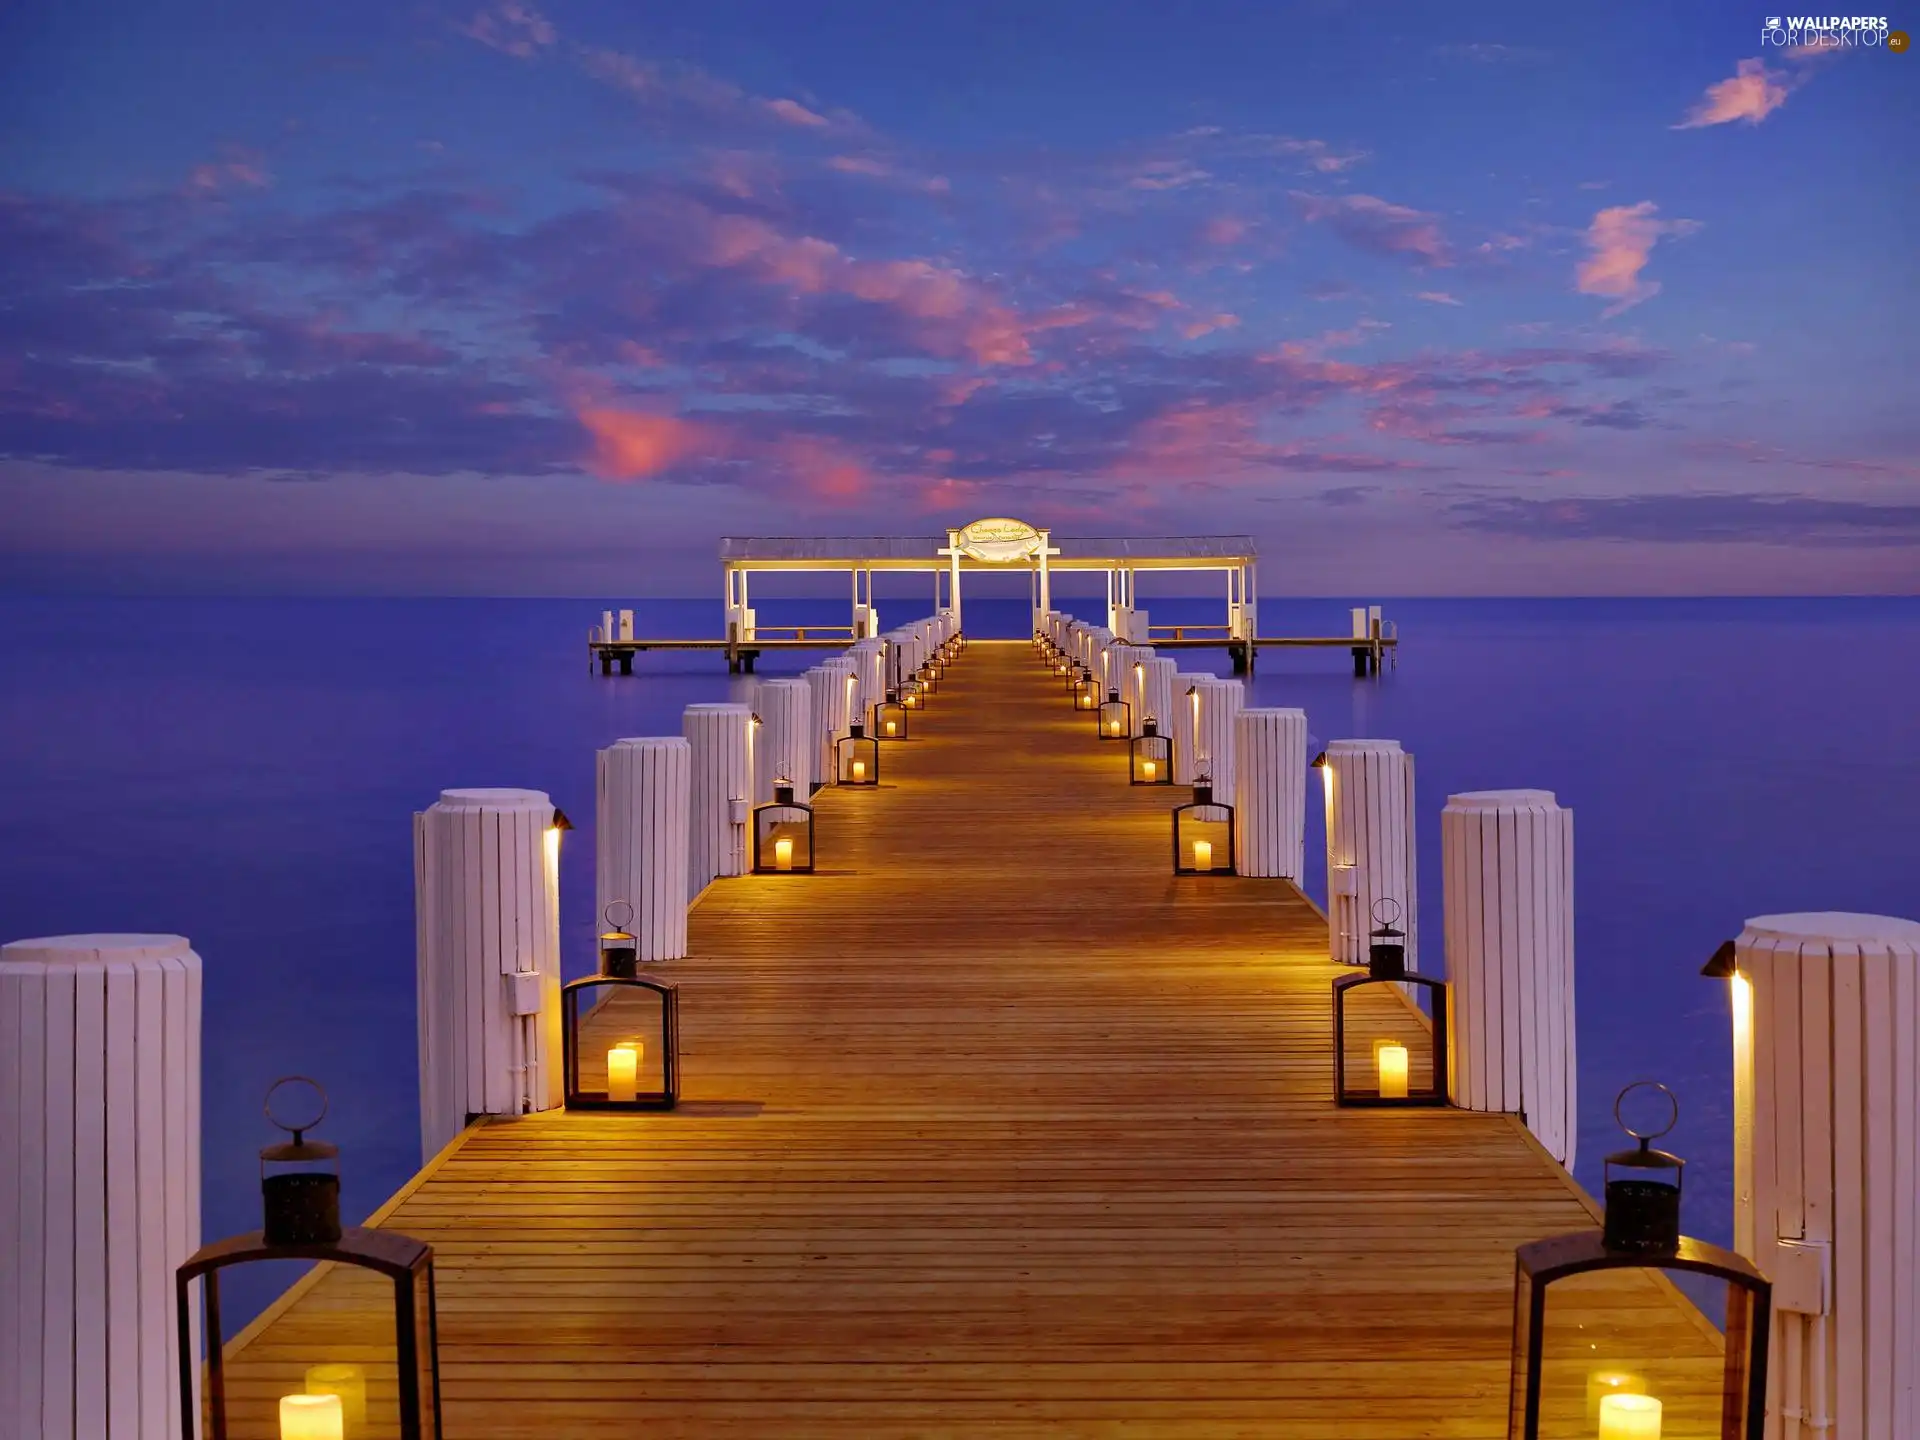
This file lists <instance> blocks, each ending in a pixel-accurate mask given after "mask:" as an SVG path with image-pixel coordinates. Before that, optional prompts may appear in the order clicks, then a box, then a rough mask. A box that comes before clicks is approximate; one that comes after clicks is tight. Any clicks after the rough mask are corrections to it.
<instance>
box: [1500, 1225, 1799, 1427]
mask: <svg viewBox="0 0 1920 1440" xmlns="http://www.w3.org/2000/svg"><path fill="white" fill-rule="evenodd" d="M1569 1238H1571V1237H1569ZM1543 1243H1545V1244H1549V1245H1550V1244H1552V1243H1554V1242H1551V1241H1548V1242H1543ZM1699 1245H1700V1242H1694V1241H1688V1242H1685V1245H1684V1246H1683V1249H1682V1251H1681V1252H1680V1253H1681V1254H1685V1253H1687V1248H1688V1247H1697V1246H1699ZM1528 1248H1532V1247H1528ZM1704 1248H1706V1249H1712V1248H1713V1247H1710V1246H1709V1247H1704ZM1677 1258H1678V1257H1677V1256H1676V1257H1670V1258H1669V1259H1667V1260H1663V1259H1662V1257H1657V1256H1656V1257H1645V1258H1644V1259H1643V1260H1642V1262H1641V1263H1634V1264H1629V1265H1624V1266H1615V1267H1609V1268H1599V1269H1588V1270H1576V1271H1574V1272H1572V1273H1569V1274H1565V1275H1562V1276H1560V1277H1558V1278H1556V1279H1553V1280H1551V1281H1548V1282H1546V1283H1541V1284H1537V1285H1535V1286H1528V1285H1525V1284H1523V1285H1521V1286H1520V1287H1518V1288H1517V1291H1516V1301H1517V1305H1518V1307H1519V1310H1520V1314H1519V1315H1518V1316H1517V1317H1516V1322H1517V1323H1516V1329H1515V1335H1516V1344H1517V1345H1524V1346H1525V1347H1526V1350H1530V1351H1531V1352H1532V1353H1531V1355H1530V1356H1529V1355H1528V1354H1527V1353H1525V1351H1519V1352H1517V1353H1516V1355H1515V1362H1516V1363H1515V1377H1516V1382H1515V1385H1514V1394H1513V1397H1512V1398H1513V1409H1514V1415H1513V1421H1512V1427H1511V1430H1510V1433H1511V1434H1512V1435H1514V1436H1516V1437H1525V1440H1562V1437H1564V1440H1592V1437H1595V1436H1616V1437H1621V1440H1637V1437H1640V1436H1648V1437H1665V1440H1672V1437H1676V1436H1687V1437H1704V1440H1747V1437H1748V1435H1749V1433H1750V1430H1749V1423H1750V1418H1751V1417H1750V1413H1749V1409H1748V1406H1749V1403H1750V1401H1751V1399H1752V1398H1753V1397H1752V1396H1751V1395H1750V1391H1751V1380H1752V1375H1751V1371H1750V1366H1751V1364H1752V1359H1753V1350H1752V1346H1751V1345H1750V1344H1749V1343H1748V1342H1749V1340H1750V1338H1751V1337H1752V1336H1753V1334H1754V1330H1755V1326H1756V1325H1757V1324H1759V1323H1760V1322H1761V1319H1762V1315H1761V1310H1760V1304H1761V1302H1760V1300H1759V1297H1758V1294H1757V1292H1756V1291H1755V1290H1754V1289H1752V1288H1750V1287H1749V1286H1747V1285H1743V1284H1739V1283H1736V1282H1735V1281H1734V1280H1732V1279H1730V1278H1728V1277H1727V1276H1724V1275H1718V1274H1712V1273H1703V1272H1702V1271H1700V1270H1697V1269H1693V1268H1688V1267H1683V1266H1680V1265H1678V1264H1675V1263H1672V1262H1673V1260H1674V1259H1677ZM1735 1258H1737V1257H1735ZM1762 1283H1764V1282H1762ZM1535 1306H1537V1307H1538V1308H1537V1310H1536V1309H1535V1308H1534V1307H1535ZM1696 1309H1697V1310H1698V1312H1699V1313H1697V1314H1696V1313H1691V1312H1693V1311H1695V1310H1696ZM1533 1323H1537V1324H1538V1327H1539V1328H1538V1330H1537V1331H1534V1330H1532V1329H1531V1325H1532V1324H1533ZM1529 1371H1531V1373H1532V1374H1533V1375H1534V1376H1536V1377H1537V1381H1538V1385H1537V1389H1536V1390H1535V1391H1534V1393H1533V1396H1532V1403H1533V1404H1534V1405H1535V1406H1537V1409H1535V1410H1534V1411H1533V1414H1532V1419H1531V1424H1529V1415H1528V1411H1529V1397H1528V1393H1527V1391H1528V1385H1527V1376H1528V1374H1529ZM1610 1396H1618V1397H1636V1398H1620V1399H1613V1400H1609V1398H1608V1397H1610ZM1603 1422H1604V1423H1603ZM1656 1422H1657V1423H1656Z"/></svg>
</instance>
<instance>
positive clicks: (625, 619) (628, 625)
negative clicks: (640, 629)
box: [620, 610, 633, 640]
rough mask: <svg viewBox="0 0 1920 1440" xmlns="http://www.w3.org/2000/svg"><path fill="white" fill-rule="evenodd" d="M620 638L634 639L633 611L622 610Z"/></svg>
mask: <svg viewBox="0 0 1920 1440" xmlns="http://www.w3.org/2000/svg"><path fill="white" fill-rule="evenodd" d="M620 638H621V639H622V640H631V639H633V611H631V610H622V611H621V612H620Z"/></svg>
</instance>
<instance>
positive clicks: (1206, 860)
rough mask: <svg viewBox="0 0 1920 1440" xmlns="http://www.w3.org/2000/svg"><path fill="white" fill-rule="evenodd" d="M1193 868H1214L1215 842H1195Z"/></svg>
mask: <svg viewBox="0 0 1920 1440" xmlns="http://www.w3.org/2000/svg"><path fill="white" fill-rule="evenodd" d="M1193 868H1194V869H1196V870H1211V869H1213V842H1212V841H1211V840H1196V841H1194V842H1193Z"/></svg>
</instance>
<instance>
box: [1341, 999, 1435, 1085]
mask: <svg viewBox="0 0 1920 1440" xmlns="http://www.w3.org/2000/svg"><path fill="white" fill-rule="evenodd" d="M1409 998H1411V999H1412V1000H1413V1001H1414V1004H1417V1005H1420V1006H1421V1010H1420V1011H1419V1012H1416V1011H1415V1010H1414V1009H1413V1008H1412V1007H1411V1006H1409V1004H1408V1003H1407V1002H1408V999H1409ZM1423 1002H1424V1003H1423ZM1423 1015H1424V1017H1425V1022H1426V1023H1422V1016H1423ZM1333 1041H1334V1070H1333V1086H1334V1099H1335V1100H1336V1101H1337V1102H1338V1103H1339V1104H1341V1105H1368V1106H1398V1105H1445V1104H1447V1103H1448V1093H1447V1091H1448V1086H1447V1078H1448V1077H1447V1069H1448V1062H1447V987H1446V985H1445V983H1444V982H1443V981H1440V980H1435V979H1432V978H1430V977H1428V976H1424V975H1414V974H1409V975H1407V976H1405V977H1404V978H1403V979H1399V980H1391V979H1385V978H1380V977H1375V976H1371V975H1350V976H1345V977H1343V978H1341V979H1339V980H1336V981H1334V982H1333Z"/></svg>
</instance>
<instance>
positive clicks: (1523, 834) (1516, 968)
mask: <svg viewBox="0 0 1920 1440" xmlns="http://www.w3.org/2000/svg"><path fill="white" fill-rule="evenodd" d="M1388 828H1389V830H1391V828H1392V827H1391V825H1389V827H1388ZM1440 855H1441V884H1442V887H1443V894H1444V897H1445V905H1446V917H1445V918H1446V927H1445V938H1446V967H1447V979H1448V980H1449V981H1450V982H1452V985H1453V1003H1452V1006H1451V1020H1452V1041H1451V1045H1450V1048H1449V1054H1450V1056H1451V1059H1452V1062H1453V1073H1454V1082H1453V1095H1454V1103H1455V1104H1457V1105H1460V1106H1461V1107H1463V1108H1464V1109H1468V1110H1490V1111H1499V1112H1504V1113H1508V1114H1517V1115H1521V1116H1524V1117H1525V1119H1526V1124H1527V1128H1528V1129H1529V1130H1531V1131H1532V1132H1533V1133H1534V1136H1535V1137H1536V1138H1537V1139H1538V1140H1539V1141H1540V1143H1541V1145H1542V1146H1544V1147H1545V1149H1546V1151H1547V1153H1548V1154H1549V1155H1551V1156H1553V1158H1554V1159H1556V1160H1558V1161H1559V1162H1560V1163H1561V1164H1563V1165H1565V1166H1567V1167H1569V1168H1571V1167H1572V1165H1573V1156H1574V1142H1575V1140H1576V1139H1577V1138H1578V1124H1577V1119H1576V1116H1575V1103H1576V1099H1577V1091H1578V1086H1577V1078H1578V1074H1579V1071H1578V1068H1577V1065H1576V1046H1575V1043H1574V1042H1575V1032H1574V1009H1573V812H1572V811H1571V810H1568V809H1566V808H1565V807H1563V806H1561V805H1560V804H1558V803H1557V802H1556V801H1555V800H1554V797H1553V792H1552V791H1549V790H1482V791H1472V792H1468V793H1465V794H1460V795H1452V796H1449V797H1448V798H1447V806H1446V809H1445V810H1443V811H1441V813H1440ZM1402 928H1405V927H1404V926H1403V927H1402Z"/></svg>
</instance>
